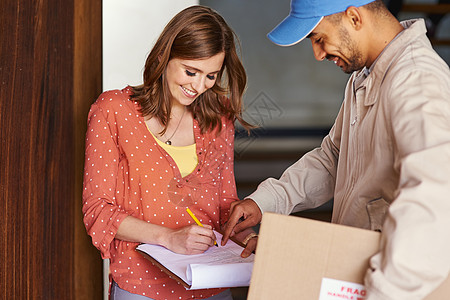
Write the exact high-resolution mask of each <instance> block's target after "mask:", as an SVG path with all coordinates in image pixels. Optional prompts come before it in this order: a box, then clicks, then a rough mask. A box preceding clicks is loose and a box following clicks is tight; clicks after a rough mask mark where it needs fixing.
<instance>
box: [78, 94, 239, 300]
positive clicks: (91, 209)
mask: <svg viewBox="0 0 450 300" xmlns="http://www.w3.org/2000/svg"><path fill="white" fill-rule="evenodd" d="M130 94H131V89H130V87H127V88H125V89H123V90H113V91H107V92H104V93H103V94H101V95H100V97H99V98H98V99H97V101H96V102H95V103H94V104H93V105H92V106H91V109H90V112H89V116H88V129H87V133H86V152H85V154H86V156H85V171H84V190H83V213H84V224H85V226H86V229H87V232H88V234H89V235H90V236H91V238H92V242H93V244H94V246H95V247H97V248H98V249H99V250H100V251H101V254H102V257H103V258H109V259H110V278H111V277H112V279H113V280H114V281H115V282H116V283H117V284H118V285H119V286H120V287H121V288H122V289H125V290H127V291H130V292H132V293H135V294H140V295H144V296H147V297H150V298H154V299H192V298H207V297H210V296H213V295H214V294H217V293H219V292H221V291H222V290H221V289H208V290H194V291H189V290H186V289H185V288H184V287H183V286H182V285H180V284H178V283H177V281H175V280H173V279H171V278H169V277H168V276H167V275H166V274H165V273H163V272H162V271H161V270H160V269H159V268H158V267H156V266H154V265H152V264H151V263H150V262H149V261H148V260H146V259H145V258H144V257H143V256H142V255H141V254H139V253H137V252H136V251H135V247H136V246H137V243H131V242H124V241H121V240H117V239H114V236H115V234H116V232H117V229H118V227H119V225H120V223H121V222H122V220H123V219H124V218H125V217H127V216H133V217H136V218H139V219H142V220H145V221H147V222H151V223H153V224H158V225H162V226H167V227H170V228H179V227H183V226H187V225H190V224H193V223H194V221H193V220H192V219H191V218H190V216H189V215H188V214H187V213H186V206H189V208H190V209H191V210H192V211H193V212H194V214H195V215H196V216H197V217H198V219H199V220H200V222H202V223H203V224H210V225H212V226H213V227H214V228H215V229H216V230H217V229H219V228H220V226H221V225H222V224H223V223H224V222H225V221H226V220H227V218H228V210H229V207H230V203H231V202H232V201H235V200H237V196H236V186H235V181H234V173H233V145H234V125H233V122H231V121H229V120H226V119H225V118H222V130H221V131H220V133H219V134H217V130H215V131H214V132H207V133H204V134H201V132H200V129H199V127H198V123H197V121H196V120H194V128H193V131H194V136H195V144H196V154H197V158H198V165H197V167H196V168H195V169H194V171H193V172H192V173H190V174H189V175H187V176H185V177H182V176H181V174H180V171H179V169H178V167H177V165H176V164H175V162H174V160H173V159H172V157H171V156H170V155H169V154H168V153H167V152H166V151H165V150H164V149H163V148H162V147H161V146H159V145H158V144H157V142H156V140H155V138H154V137H153V136H152V134H151V133H150V132H149V130H148V129H147V126H146V124H145V122H144V118H143V117H142V115H141V114H140V113H139V111H138V110H139V108H140V106H139V104H138V103H136V102H134V101H131V100H130V98H129V96H130Z"/></svg>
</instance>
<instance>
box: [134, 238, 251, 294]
mask: <svg viewBox="0 0 450 300" xmlns="http://www.w3.org/2000/svg"><path fill="white" fill-rule="evenodd" d="M214 234H215V235H216V238H217V244H218V245H219V247H215V246H213V247H210V248H209V249H208V250H206V251H205V252H204V253H202V254H196V255H183V254H177V253H174V252H172V251H170V250H168V249H166V248H164V247H162V246H158V245H150V244H141V245H139V246H138V247H137V248H136V249H138V250H140V251H143V252H146V253H148V254H149V255H150V256H152V257H153V258H154V259H156V260H157V261H159V262H160V263H161V264H162V265H164V266H165V267H166V268H167V269H169V270H170V271H172V272H173V273H175V274H176V275H177V276H178V277H180V278H181V279H183V280H184V281H185V282H186V283H188V284H189V285H192V286H191V289H192V290H194V289H202V288H217V287H236V286H248V285H249V283H250V278H251V271H252V269H253V261H254V256H255V255H254V254H251V255H250V256H249V257H247V258H242V257H241V256H240V255H241V253H242V250H243V248H242V247H241V246H239V245H238V244H236V243H235V242H233V241H231V240H229V241H228V242H227V244H226V245H225V246H220V243H221V241H222V235H221V234H220V233H218V232H216V231H214Z"/></svg>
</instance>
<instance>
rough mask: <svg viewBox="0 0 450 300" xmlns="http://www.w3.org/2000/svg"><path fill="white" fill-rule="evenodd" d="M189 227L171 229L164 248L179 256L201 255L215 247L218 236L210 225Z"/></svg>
mask: <svg viewBox="0 0 450 300" xmlns="http://www.w3.org/2000/svg"><path fill="white" fill-rule="evenodd" d="M203 226H204V227H201V226H198V225H195V224H194V225H189V226H186V227H182V228H179V229H171V232H169V234H167V235H166V237H165V239H164V242H163V246H164V247H166V248H167V249H169V250H171V251H173V252H175V253H179V254H201V253H203V252H205V251H206V250H208V248H209V247H211V246H213V245H214V241H215V240H216V236H215V235H214V232H213V230H212V227H211V226H210V225H203Z"/></svg>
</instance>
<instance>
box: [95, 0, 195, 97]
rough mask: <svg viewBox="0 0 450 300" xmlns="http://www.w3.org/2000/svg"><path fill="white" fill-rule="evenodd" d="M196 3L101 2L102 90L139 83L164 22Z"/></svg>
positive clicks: (173, 0) (152, 0) (160, 0)
mask: <svg viewBox="0 0 450 300" xmlns="http://www.w3.org/2000/svg"><path fill="white" fill-rule="evenodd" d="M195 4H198V0H170V1H166V0H129V1H123V0H103V90H110V89H120V88H123V87H125V86H126V85H128V84H130V85H137V84H140V83H142V72H143V68H144V64H145V59H146V58H147V55H148V53H149V52H150V50H151V47H152V46H153V44H154V43H155V41H156V39H157V38H158V36H159V34H160V33H161V31H162V29H163V28H164V26H165V25H166V24H167V22H168V21H169V20H170V19H171V18H172V17H173V16H174V15H175V14H176V13H178V12H179V11H180V10H182V9H183V8H185V7H188V6H191V5H195Z"/></svg>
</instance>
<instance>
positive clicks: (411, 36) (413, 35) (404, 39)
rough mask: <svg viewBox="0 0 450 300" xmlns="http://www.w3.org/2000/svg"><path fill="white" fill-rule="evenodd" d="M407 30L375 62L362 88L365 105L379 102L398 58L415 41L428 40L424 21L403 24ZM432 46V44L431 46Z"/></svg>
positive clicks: (418, 20)
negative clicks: (385, 81) (387, 77)
mask: <svg viewBox="0 0 450 300" xmlns="http://www.w3.org/2000/svg"><path fill="white" fill-rule="evenodd" d="M401 24H402V25H403V27H404V28H405V30H403V31H402V32H401V33H400V34H399V36H398V37H397V38H395V39H394V40H392V41H391V42H390V43H389V44H388V45H387V46H386V48H384V50H383V51H382V52H381V54H380V56H378V58H377V59H376V61H375V65H374V66H373V68H372V70H371V72H370V74H369V76H368V77H367V78H366V80H364V82H363V83H362V87H365V88H366V95H367V97H366V98H365V99H364V105H365V106H370V105H373V104H375V102H377V100H378V95H379V91H380V87H381V84H382V83H383V81H384V78H385V76H386V74H387V72H388V71H389V69H390V67H391V65H392V64H393V63H394V62H395V61H396V60H397V58H398V56H400V55H401V53H403V51H404V49H406V48H407V47H408V46H409V45H410V44H411V43H412V42H413V41H415V40H417V39H419V38H421V39H426V40H427V42H428V44H430V43H429V41H428V39H427V38H426V35H425V33H426V27H425V21H424V20H423V19H412V20H407V21H403V22H401ZM430 45H431V44H430ZM362 72H364V69H362V70H360V71H357V73H358V74H355V75H356V76H354V78H356V77H357V76H359V75H361V73H362Z"/></svg>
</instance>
